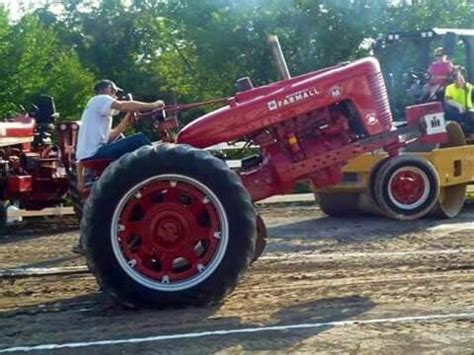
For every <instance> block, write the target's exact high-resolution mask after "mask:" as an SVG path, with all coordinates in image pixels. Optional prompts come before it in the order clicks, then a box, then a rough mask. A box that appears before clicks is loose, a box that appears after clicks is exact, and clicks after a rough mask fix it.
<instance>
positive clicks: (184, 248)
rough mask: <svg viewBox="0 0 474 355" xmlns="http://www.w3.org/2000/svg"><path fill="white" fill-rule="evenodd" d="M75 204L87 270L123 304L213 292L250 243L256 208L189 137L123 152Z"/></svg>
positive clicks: (232, 273)
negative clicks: (82, 202) (184, 140)
mask: <svg viewBox="0 0 474 355" xmlns="http://www.w3.org/2000/svg"><path fill="white" fill-rule="evenodd" d="M83 213H84V215H83V218H82V221H81V231H82V232H83V235H84V238H85V244H86V250H87V258H88V262H89V264H90V268H91V270H92V272H93V273H94V274H95V276H96V277H97V280H98V282H99V284H100V286H101V287H102V289H103V291H104V292H105V293H107V294H109V295H110V296H112V297H113V298H115V299H116V300H117V301H118V302H120V303H122V304H124V305H127V306H131V307H141V306H145V307H165V306H189V305H198V306H200V305H207V304H212V303H215V302H218V301H220V300H221V299H222V298H223V297H224V296H225V295H226V294H228V293H229V292H230V291H231V290H232V289H233V288H234V287H235V285H236V283H237V281H238V279H239V277H240V276H241V275H242V273H243V272H244V271H245V270H246V268H247V267H248V265H249V263H250V261H251V260H252V258H253V256H254V253H255V242H256V225H255V221H256V214H255V210H254V208H253V205H252V201H251V198H250V196H249V194H248V192H247V190H246V189H245V188H244V187H243V185H242V183H241V181H240V178H239V177H238V176H237V174H236V173H234V172H233V171H231V170H230V169H229V168H228V167H227V166H226V164H225V163H223V162H222V161H220V160H219V159H217V158H215V157H213V156H212V155H211V154H210V153H208V152H206V151H204V150H199V149H194V148H192V147H190V146H185V145H173V144H163V145H160V146H156V147H150V146H146V147H143V148H140V149H139V150H137V151H135V152H133V153H130V154H127V155H125V156H123V157H122V158H120V159H119V160H117V161H116V162H115V163H113V164H112V165H110V166H109V167H108V168H107V169H106V171H104V173H103V175H102V176H101V178H100V179H99V180H98V181H97V182H96V183H95V184H94V187H93V189H92V193H91V195H90V197H89V198H88V199H87V202H86V204H85V207H84V210H83Z"/></svg>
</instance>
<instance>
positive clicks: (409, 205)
mask: <svg viewBox="0 0 474 355" xmlns="http://www.w3.org/2000/svg"><path fill="white" fill-rule="evenodd" d="M375 180H376V181H375V198H376V201H377V204H378V205H379V207H380V209H381V210H382V211H383V212H384V213H385V214H386V215H387V216H389V217H391V218H395V219H400V220H413V219H417V218H421V217H423V216H424V215H426V214H427V213H428V212H429V211H430V210H431V209H432V208H433V206H434V205H435V203H436V201H437V200H438V197H439V193H440V186H439V185H440V184H439V177H438V174H437V172H436V170H435V168H434V167H433V165H432V164H431V163H430V162H428V161H426V160H424V159H423V158H420V157H417V156H397V157H394V158H391V159H388V160H387V161H386V162H385V163H384V164H383V165H382V167H381V168H380V170H379V172H378V174H377V177H376V179H375Z"/></svg>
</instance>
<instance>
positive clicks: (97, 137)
mask: <svg viewBox="0 0 474 355" xmlns="http://www.w3.org/2000/svg"><path fill="white" fill-rule="evenodd" d="M120 91H123V90H122V89H120V88H119V87H118V86H117V85H116V84H115V83H114V82H113V81H111V80H107V79H106V80H101V81H99V82H98V83H97V84H96V85H95V86H94V92H95V95H94V96H93V97H92V98H91V99H90V100H89V102H88V103H87V105H86V108H85V110H84V112H83V114H82V117H81V127H80V129H79V136H78V139H77V150H76V160H77V188H78V190H79V192H83V191H84V187H85V181H84V166H83V164H82V162H84V161H87V160H89V159H108V160H114V159H116V158H118V157H120V156H122V155H123V154H125V153H128V152H131V151H134V150H136V149H137V148H139V147H141V146H143V145H146V144H150V140H149V139H148V138H147V137H146V136H145V135H144V134H143V133H137V134H134V135H131V136H129V137H125V138H120V135H121V134H122V133H123V132H124V131H125V129H126V128H127V127H129V126H130V125H131V124H132V123H133V122H134V119H135V116H134V112H136V111H147V110H154V109H157V108H160V107H163V106H164V102H163V101H162V100H157V101H155V102H150V103H147V102H140V101H119V100H117V93H118V92H120ZM120 112H125V113H126V114H125V116H124V117H123V119H122V120H121V122H120V123H119V124H118V125H117V126H116V127H115V128H112V116H114V115H116V114H119V113H120ZM73 251H74V252H76V253H79V254H83V253H84V249H83V245H82V243H81V241H80V242H79V244H78V245H77V246H75V247H74V248H73Z"/></svg>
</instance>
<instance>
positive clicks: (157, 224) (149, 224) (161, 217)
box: [142, 204, 193, 250]
mask: <svg viewBox="0 0 474 355" xmlns="http://www.w3.org/2000/svg"><path fill="white" fill-rule="evenodd" d="M192 218H193V216H190V215H189V213H187V211H185V210H184V209H181V208H179V207H178V208H176V206H171V205H169V204H163V206H160V207H158V208H153V209H152V210H150V211H148V212H147V213H146V217H145V218H144V220H143V225H144V226H145V228H146V229H145V232H144V233H142V238H147V239H149V242H150V243H151V244H154V245H155V246H156V247H157V248H160V249H161V248H163V249H166V250H172V249H175V248H178V247H179V246H180V245H182V243H183V242H184V241H185V240H186V236H187V235H188V234H189V232H190V231H191V227H190V222H189V221H192Z"/></svg>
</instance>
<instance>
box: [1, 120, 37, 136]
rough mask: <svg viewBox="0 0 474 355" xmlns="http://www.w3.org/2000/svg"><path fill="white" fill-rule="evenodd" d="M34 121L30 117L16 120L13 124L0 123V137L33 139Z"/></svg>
mask: <svg viewBox="0 0 474 355" xmlns="http://www.w3.org/2000/svg"><path fill="white" fill-rule="evenodd" d="M34 131H35V120H34V119H33V118H31V117H28V118H21V119H17V120H16V121H14V122H0V137H9V138H10V137H11V138H13V137H16V138H27V137H33V135H34Z"/></svg>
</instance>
